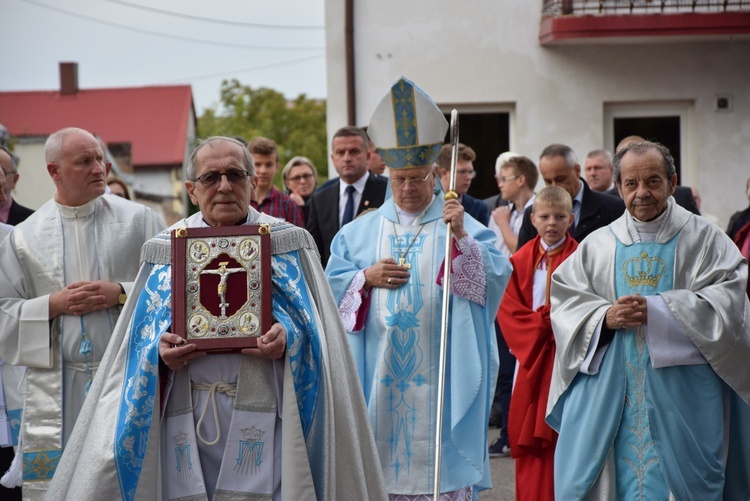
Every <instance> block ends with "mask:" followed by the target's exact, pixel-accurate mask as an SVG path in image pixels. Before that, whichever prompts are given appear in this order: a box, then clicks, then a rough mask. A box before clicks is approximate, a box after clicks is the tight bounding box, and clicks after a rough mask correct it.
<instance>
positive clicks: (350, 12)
mask: <svg viewBox="0 0 750 501" xmlns="http://www.w3.org/2000/svg"><path fill="white" fill-rule="evenodd" d="M344 36H345V41H344V44H345V50H346V110H347V111H346V115H347V124H348V125H357V99H356V95H355V90H354V89H355V86H354V0H344Z"/></svg>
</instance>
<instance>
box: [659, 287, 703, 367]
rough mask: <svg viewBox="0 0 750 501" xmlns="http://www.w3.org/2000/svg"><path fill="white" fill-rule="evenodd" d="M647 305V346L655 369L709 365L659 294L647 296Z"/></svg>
mask: <svg viewBox="0 0 750 501" xmlns="http://www.w3.org/2000/svg"><path fill="white" fill-rule="evenodd" d="M646 305H647V307H648V315H647V318H648V320H647V324H646V329H645V331H646V343H648V351H649V355H650V356H651V364H652V365H653V367H654V368H655V369H659V368H662V367H671V366H674V365H699V364H705V363H708V362H706V359H705V358H704V357H703V354H701V352H700V350H698V348H697V347H696V346H695V344H693V341H692V340H691V339H690V337H689V336H688V335H687V333H686V332H685V331H684V330H683V328H682V327H681V326H680V324H679V323H678V322H677V319H675V318H674V315H672V312H671V311H670V310H669V307H668V306H667V304H666V303H665V302H664V298H662V297H661V296H659V295H656V296H648V297H647V298H646Z"/></svg>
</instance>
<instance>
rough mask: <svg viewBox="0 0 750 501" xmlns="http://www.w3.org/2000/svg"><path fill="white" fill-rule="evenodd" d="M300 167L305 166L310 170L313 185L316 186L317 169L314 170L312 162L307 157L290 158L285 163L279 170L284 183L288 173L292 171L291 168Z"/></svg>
mask: <svg viewBox="0 0 750 501" xmlns="http://www.w3.org/2000/svg"><path fill="white" fill-rule="evenodd" d="M300 165H307V166H308V167H310V168H311V169H312V171H313V176H315V184H318V169H316V168H315V166H314V165H313V163H312V160H310V159H309V158H307V157H292V159H291V160H289V161H288V162H287V163H286V165H285V166H284V168H283V169H281V179H282V180H283V181H284V183H286V178H287V177H288V176H289V171H290V170H292V168H293V167H298V166H300Z"/></svg>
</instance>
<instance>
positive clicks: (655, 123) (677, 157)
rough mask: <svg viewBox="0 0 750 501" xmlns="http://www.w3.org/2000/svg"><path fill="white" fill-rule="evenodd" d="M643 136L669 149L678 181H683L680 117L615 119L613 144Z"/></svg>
mask: <svg viewBox="0 0 750 501" xmlns="http://www.w3.org/2000/svg"><path fill="white" fill-rule="evenodd" d="M628 136H641V137H642V138H644V139H647V140H649V141H656V142H659V143H661V144H663V145H664V146H666V147H667V148H669V151H670V153H672V157H673V158H674V165H675V168H676V169H677V180H678V182H679V180H681V179H682V175H681V173H680V166H681V165H682V154H681V152H682V149H681V145H680V117H679V116H666V117H633V118H615V120H614V137H613V138H612V139H613V144H614V145H615V146H616V145H617V143H619V142H620V141H621V140H622V139H623V138H626V137H628Z"/></svg>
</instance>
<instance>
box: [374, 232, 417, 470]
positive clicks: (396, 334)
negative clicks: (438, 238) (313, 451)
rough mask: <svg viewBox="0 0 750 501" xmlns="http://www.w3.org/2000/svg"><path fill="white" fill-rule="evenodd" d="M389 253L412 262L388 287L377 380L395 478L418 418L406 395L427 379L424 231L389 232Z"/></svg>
mask: <svg viewBox="0 0 750 501" xmlns="http://www.w3.org/2000/svg"><path fill="white" fill-rule="evenodd" d="M389 238H390V242H391V254H392V255H393V257H394V258H395V259H398V258H399V257H402V256H403V257H404V258H405V260H406V262H407V263H408V264H410V265H411V268H410V270H411V276H410V277H409V281H408V282H407V284H406V285H405V286H404V287H399V288H398V289H395V290H391V291H389V292H388V295H387V298H386V307H387V309H388V311H389V313H390V315H388V316H387V317H386V319H385V320H386V325H387V326H388V333H387V346H386V349H385V357H384V362H385V366H386V369H387V371H384V374H383V376H382V377H381V379H380V383H381V384H382V385H383V386H385V387H386V388H388V410H389V413H390V416H391V419H390V426H389V428H390V437H389V443H390V454H391V459H392V463H391V467H392V468H393V470H394V472H395V476H396V481H397V482H398V478H399V474H400V472H401V470H402V468H404V467H406V469H407V471H409V468H410V466H411V459H412V457H413V456H414V449H413V447H412V441H413V439H414V434H415V430H416V423H417V421H418V420H419V419H420V418H421V416H420V415H419V413H418V410H417V408H416V406H415V405H414V402H415V399H414V397H413V396H410V395H409V390H411V389H412V388H413V387H420V386H422V385H424V384H425V383H426V382H427V379H426V378H425V376H424V375H423V374H422V373H421V370H422V362H423V360H424V353H423V351H422V349H421V347H420V346H419V342H420V339H421V334H420V323H419V318H418V314H419V312H420V310H421V309H422V308H423V307H424V299H423V298H422V294H421V288H420V287H421V285H422V284H421V283H420V277H419V266H418V256H419V254H422V252H423V248H424V241H425V238H426V237H425V235H419V234H417V235H413V234H412V233H410V232H407V233H406V234H404V235H398V236H397V235H390V237H389Z"/></svg>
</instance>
